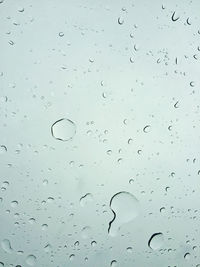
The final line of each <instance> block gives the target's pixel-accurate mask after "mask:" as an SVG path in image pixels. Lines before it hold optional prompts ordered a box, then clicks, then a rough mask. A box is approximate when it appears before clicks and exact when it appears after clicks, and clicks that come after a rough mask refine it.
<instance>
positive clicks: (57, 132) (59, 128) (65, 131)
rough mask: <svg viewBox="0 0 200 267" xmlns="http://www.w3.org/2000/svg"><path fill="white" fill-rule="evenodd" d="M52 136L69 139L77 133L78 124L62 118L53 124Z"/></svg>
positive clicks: (63, 139)
mask: <svg viewBox="0 0 200 267" xmlns="http://www.w3.org/2000/svg"><path fill="white" fill-rule="evenodd" d="M51 134H52V136H53V137H54V138H55V139H57V140H60V141H69V140H70V139H72V138H73V137H74V135H75V134H76V125H75V123H74V122H73V121H71V120H69V119H66V118H64V119H60V120H58V121H56V122H54V124H53V125H52V126H51Z"/></svg>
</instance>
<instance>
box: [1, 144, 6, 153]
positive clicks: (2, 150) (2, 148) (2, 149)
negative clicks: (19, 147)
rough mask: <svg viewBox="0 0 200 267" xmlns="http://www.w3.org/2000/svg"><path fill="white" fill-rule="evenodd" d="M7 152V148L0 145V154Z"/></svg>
mask: <svg viewBox="0 0 200 267" xmlns="http://www.w3.org/2000/svg"><path fill="white" fill-rule="evenodd" d="M6 152H7V147H6V146H4V145H0V154H4V153H6Z"/></svg>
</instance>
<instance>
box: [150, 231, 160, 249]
mask: <svg viewBox="0 0 200 267" xmlns="http://www.w3.org/2000/svg"><path fill="white" fill-rule="evenodd" d="M163 243H164V236H163V234H162V233H155V234H153V235H152V236H151V238H150V239H149V242H148V246H149V247H150V248H151V249H153V250H157V249H160V248H161V247H162V245H163Z"/></svg>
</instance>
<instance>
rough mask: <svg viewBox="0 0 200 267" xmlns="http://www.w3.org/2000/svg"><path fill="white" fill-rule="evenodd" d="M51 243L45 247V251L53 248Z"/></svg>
mask: <svg viewBox="0 0 200 267" xmlns="http://www.w3.org/2000/svg"><path fill="white" fill-rule="evenodd" d="M51 248H52V247H51V245H50V244H47V245H46V246H45V247H44V251H45V252H46V253H48V252H49V251H50V250H51Z"/></svg>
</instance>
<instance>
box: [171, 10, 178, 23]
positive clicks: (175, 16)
mask: <svg viewBox="0 0 200 267" xmlns="http://www.w3.org/2000/svg"><path fill="white" fill-rule="evenodd" d="M179 18H180V17H179V16H177V15H176V12H175V11H174V13H173V14H172V21H177V20H178V19H179Z"/></svg>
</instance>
